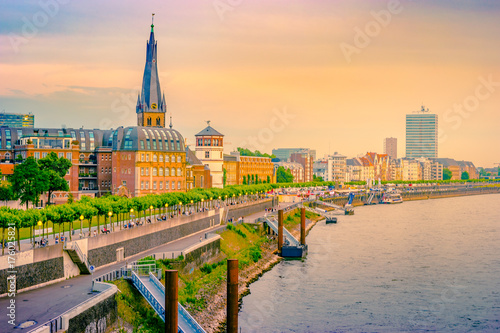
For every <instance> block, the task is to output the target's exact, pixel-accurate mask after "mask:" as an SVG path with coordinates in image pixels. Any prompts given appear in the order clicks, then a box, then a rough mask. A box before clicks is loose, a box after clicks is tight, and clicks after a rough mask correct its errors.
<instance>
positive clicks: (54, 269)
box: [0, 244, 64, 295]
mask: <svg viewBox="0 0 500 333" xmlns="http://www.w3.org/2000/svg"><path fill="white" fill-rule="evenodd" d="M12 258H13V259H14V260H13V263H14V268H12V269H9V266H8V265H9V262H8V260H9V256H7V255H6V256H2V257H0V268H1V270H0V281H2V283H0V295H2V294H5V293H6V292H7V283H6V281H7V277H8V276H9V275H11V273H9V271H12V270H14V271H16V273H15V275H16V277H17V279H16V288H17V290H18V291H19V290H22V289H26V288H29V287H31V286H34V285H38V284H43V283H47V282H49V281H52V280H56V279H61V278H64V261H63V256H62V244H57V245H54V246H50V247H44V248H39V249H34V250H29V251H25V252H21V253H17V254H16V255H14V256H12Z"/></svg>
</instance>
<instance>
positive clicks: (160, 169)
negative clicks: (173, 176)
mask: <svg viewBox="0 0 500 333" xmlns="http://www.w3.org/2000/svg"><path fill="white" fill-rule="evenodd" d="M158 176H163V168H159V169H158Z"/></svg>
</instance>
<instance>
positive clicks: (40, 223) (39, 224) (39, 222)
mask: <svg viewBox="0 0 500 333" xmlns="http://www.w3.org/2000/svg"><path fill="white" fill-rule="evenodd" d="M42 224H43V223H42V221H38V222H37V225H38V233H39V234H40V226H41V225H42ZM41 243H42V235H41V234H40V245H41Z"/></svg>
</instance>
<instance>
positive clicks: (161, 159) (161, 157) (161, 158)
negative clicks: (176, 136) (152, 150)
mask: <svg viewBox="0 0 500 333" xmlns="http://www.w3.org/2000/svg"><path fill="white" fill-rule="evenodd" d="M160 162H163V155H162V154H160Z"/></svg>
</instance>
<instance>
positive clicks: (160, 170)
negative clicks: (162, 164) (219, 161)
mask: <svg viewBox="0 0 500 333" xmlns="http://www.w3.org/2000/svg"><path fill="white" fill-rule="evenodd" d="M160 156H161V155H160ZM158 171H159V173H158V175H159V176H163V168H159V169H158Z"/></svg>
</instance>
